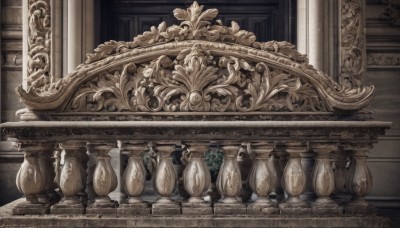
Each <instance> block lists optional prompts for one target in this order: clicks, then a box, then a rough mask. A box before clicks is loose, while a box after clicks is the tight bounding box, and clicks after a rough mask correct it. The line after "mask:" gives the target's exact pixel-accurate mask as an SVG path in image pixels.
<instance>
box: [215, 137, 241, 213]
mask: <svg viewBox="0 0 400 228" xmlns="http://www.w3.org/2000/svg"><path fill="white" fill-rule="evenodd" d="M226 144H227V145H226ZM239 146H240V144H239V143H237V144H236V143H225V145H223V146H222V149H223V151H224V161H223V162H222V165H221V168H220V170H219V173H218V177H217V183H216V185H217V190H218V192H219V193H220V194H221V199H220V200H219V201H218V203H215V204H214V214H245V213H246V205H245V204H244V203H243V202H241V201H239V200H238V199H237V196H238V194H239V193H240V190H241V189H242V177H241V174H240V169H239V165H238V162H237V155H238V152H239Z"/></svg>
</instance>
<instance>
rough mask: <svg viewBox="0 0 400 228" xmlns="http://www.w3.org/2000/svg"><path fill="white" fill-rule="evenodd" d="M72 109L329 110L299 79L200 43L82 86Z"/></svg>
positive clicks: (187, 110) (310, 88)
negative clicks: (216, 52) (214, 51)
mask: <svg viewBox="0 0 400 228" xmlns="http://www.w3.org/2000/svg"><path fill="white" fill-rule="evenodd" d="M73 97H74V99H73V100H72V104H71V105H70V106H68V107H67V110H70V111H91V112H93V111H94V112H97V111H146V112H148V111H152V112H158V111H167V112H175V111H181V112H190V111H197V112H210V111H211V112H225V111H231V112H235V111H245V112H249V111H327V108H326V107H325V106H324V102H323V101H322V100H321V99H320V98H319V96H318V92H317V91H316V90H315V89H313V88H312V86H311V85H310V84H309V83H307V82H305V81H304V80H302V79H301V78H299V77H296V76H294V75H291V74H290V73H288V72H284V71H282V70H278V69H274V68H271V67H269V66H267V65H266V64H265V63H263V62H261V63H253V62H248V61H246V60H244V59H239V58H236V57H233V56H220V57H217V56H213V55H212V54H211V53H210V51H208V50H207V49H206V48H204V47H202V46H201V45H194V46H192V47H191V48H187V49H183V50H182V51H181V52H180V53H179V54H178V55H177V57H176V58H175V59H173V58H171V57H169V56H166V55H161V56H160V57H158V58H157V59H155V60H153V61H151V62H150V63H149V64H145V63H144V64H141V65H139V66H136V65H135V64H133V63H128V64H126V65H124V67H123V70H122V71H121V72H120V71H119V70H115V71H110V72H106V73H104V74H102V75H100V76H99V77H97V78H95V79H93V80H92V81H90V82H88V83H86V84H84V86H83V87H82V88H80V89H79V90H78V91H77V92H76V94H75V95H74V96H73Z"/></svg>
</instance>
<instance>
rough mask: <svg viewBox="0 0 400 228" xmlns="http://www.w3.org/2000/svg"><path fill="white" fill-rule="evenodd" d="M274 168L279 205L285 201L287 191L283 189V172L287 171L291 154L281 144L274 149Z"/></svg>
mask: <svg viewBox="0 0 400 228" xmlns="http://www.w3.org/2000/svg"><path fill="white" fill-rule="evenodd" d="M273 156H274V159H273V161H274V167H275V171H276V184H275V193H276V200H277V202H278V203H280V202H282V201H284V200H285V191H284V189H283V171H284V170H285V167H286V164H287V161H288V156H289V154H288V153H287V152H286V150H285V147H284V146H283V145H281V144H278V145H276V146H275V149H274V154H273Z"/></svg>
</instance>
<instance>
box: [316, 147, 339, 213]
mask: <svg viewBox="0 0 400 228" xmlns="http://www.w3.org/2000/svg"><path fill="white" fill-rule="evenodd" d="M312 149H313V150H314V151H315V152H316V153H317V158H316V160H317V161H316V163H315V166H314V169H313V172H312V179H311V187H312V189H313V190H314V192H315V194H316V195H317V196H318V198H317V199H316V200H315V201H314V202H312V203H311V208H312V211H313V214H318V215H326V214H335V215H341V214H342V213H343V209H342V208H341V207H339V206H338V204H337V203H336V202H335V201H333V200H332V199H331V198H330V195H331V194H332V192H333V190H334V187H335V180H334V175H333V170H332V166H331V162H330V160H329V154H330V153H331V152H334V151H335V150H336V149H337V147H336V145H335V144H329V143H315V144H312Z"/></svg>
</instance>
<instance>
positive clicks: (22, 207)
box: [12, 203, 50, 215]
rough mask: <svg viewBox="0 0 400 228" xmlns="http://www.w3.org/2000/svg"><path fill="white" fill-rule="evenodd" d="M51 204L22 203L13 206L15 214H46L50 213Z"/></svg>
mask: <svg viewBox="0 0 400 228" xmlns="http://www.w3.org/2000/svg"><path fill="white" fill-rule="evenodd" d="M49 208H50V206H49V205H43V204H29V203H21V204H19V205H17V206H16V207H14V208H13V210H12V214H13V215H44V214H48V213H49Z"/></svg>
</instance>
